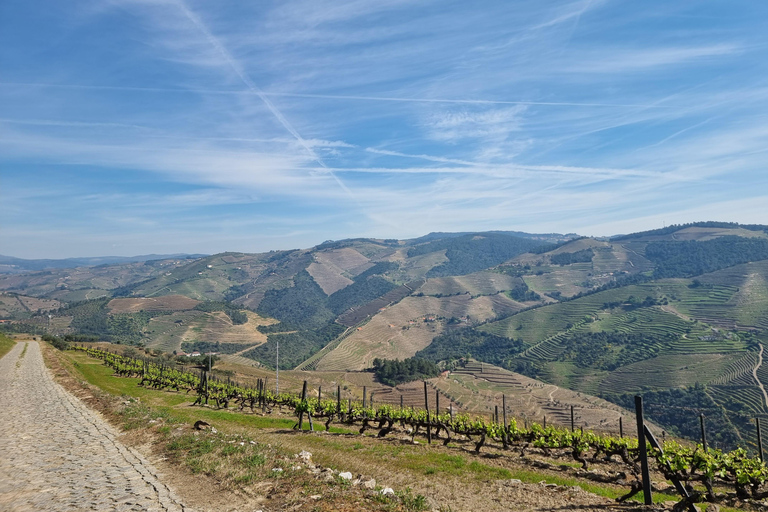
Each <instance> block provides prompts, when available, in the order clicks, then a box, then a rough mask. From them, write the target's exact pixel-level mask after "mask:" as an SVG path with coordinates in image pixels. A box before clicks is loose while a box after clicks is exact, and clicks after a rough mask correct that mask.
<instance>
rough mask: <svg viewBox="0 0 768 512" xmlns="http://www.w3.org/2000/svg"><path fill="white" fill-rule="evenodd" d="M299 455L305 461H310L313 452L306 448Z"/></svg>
mask: <svg viewBox="0 0 768 512" xmlns="http://www.w3.org/2000/svg"><path fill="white" fill-rule="evenodd" d="M297 457H298V458H300V459H301V460H303V461H304V462H309V460H310V459H311V458H312V454H311V453H309V452H308V451H306V450H302V451H301V453H299V454H298V455H297Z"/></svg>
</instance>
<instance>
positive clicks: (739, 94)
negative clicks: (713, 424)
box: [0, 0, 768, 258]
mask: <svg viewBox="0 0 768 512" xmlns="http://www.w3.org/2000/svg"><path fill="white" fill-rule="evenodd" d="M766 20H768V4H766V3H764V2H755V1H753V0H750V1H733V2H722V1H719V2H708V1H703V0H696V1H678V2H662V1H649V2H630V1H610V0H605V1H600V0H592V1H573V2H541V1H499V2H495V1H483V2H446V1H442V2H437V1H389V2H382V1H364V0H352V1H341V0H333V1H324V0H311V1H274V2H271V1H260V2H243V1H231V0H220V1H216V2H211V1H206V2H202V1H192V0H175V1H151V0H95V1H82V0H73V1H68V2H29V1H28V0H4V1H3V2H1V3H0V254H6V255H13V256H19V257H28V258H31V257H51V258H58V257H70V256H94V255H136V254H146V253H169V252H203V253H215V252H221V251H246V252H260V251H266V250H270V249H286V248H297V247H309V246H312V245H314V244H317V243H320V242H322V241H324V240H328V239H341V238H349V237H360V236H371V237H382V238H408V237H416V236H420V235H423V234H426V233H428V232H430V231H469V230H494V229H499V230H522V231H529V232H553V231H554V232H562V233H565V232H577V233H580V234H585V235H610V234H617V233H624V232H630V231H637V230H642V229H651V228H655V227H661V226H662V225H664V224H671V223H682V222H690V221H696V220H727V221H736V222H742V223H766V222H768V215H766V213H768V173H767V172H766V163H768V58H766V57H767V56H768V52H767V51H766V50H767V49H768V47H767V46H766V43H767V42H768V41H767V40H766V38H767V36H766V34H768V30H766V29H767V28H768V22H767V21H766Z"/></svg>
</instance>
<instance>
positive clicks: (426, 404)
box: [424, 381, 432, 444]
mask: <svg viewBox="0 0 768 512" xmlns="http://www.w3.org/2000/svg"><path fill="white" fill-rule="evenodd" d="M424 408H425V409H426V410H427V443H429V444H432V430H431V429H430V428H429V395H428V394H427V381H424Z"/></svg>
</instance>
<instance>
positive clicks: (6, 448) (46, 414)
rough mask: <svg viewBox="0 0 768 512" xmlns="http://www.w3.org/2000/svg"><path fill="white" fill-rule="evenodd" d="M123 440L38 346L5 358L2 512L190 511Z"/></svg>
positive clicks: (0, 367)
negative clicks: (56, 377)
mask: <svg viewBox="0 0 768 512" xmlns="http://www.w3.org/2000/svg"><path fill="white" fill-rule="evenodd" d="M25 347H26V348H25ZM116 437H117V436H116V432H115V431H114V430H113V429H112V428H111V427H110V426H109V425H107V424H106V422H105V421H104V420H103V419H101V418H100V417H99V416H98V415H97V414H96V413H94V412H93V411H91V410H90V409H88V408H87V407H86V406H85V405H84V404H83V403H82V402H81V401H80V400H78V399H77V398H75V397H74V396H72V395H70V394H69V393H67V392H66V391H65V390H64V389H63V388H62V387H61V386H60V385H58V384H57V383H55V382H54V381H53V379H52V377H51V374H50V372H49V371H48V369H47V368H46V367H45V365H44V364H43V358H42V355H41V353H40V347H39V345H38V344H37V343H35V342H29V343H18V344H17V345H16V347H14V348H13V350H11V352H9V353H8V354H7V355H6V356H5V357H3V358H2V359H1V360H0V510H9V511H27V510H46V511H48V510H50V511H71V510H118V511H122V510H153V511H160V510H169V511H182V510H187V509H185V508H184V507H183V506H182V505H181V503H180V501H179V499H178V498H177V497H176V496H174V494H173V493H172V492H171V491H170V490H169V489H168V487H166V486H165V485H164V484H162V483H161V482H160V481H159V480H158V478H157V474H156V471H155V469H154V468H153V467H152V466H151V464H150V463H149V462H148V461H147V460H146V459H144V458H143V457H142V456H141V455H140V454H139V453H137V452H136V451H134V450H132V449H129V448H126V447H125V446H123V445H122V444H121V443H120V442H119V441H117V439H116Z"/></svg>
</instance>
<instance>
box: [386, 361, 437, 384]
mask: <svg viewBox="0 0 768 512" xmlns="http://www.w3.org/2000/svg"><path fill="white" fill-rule="evenodd" d="M373 373H374V374H375V375H376V380H378V381H379V382H381V383H382V384H386V385H387V386H392V387H394V386H397V385H398V384H403V383H405V382H411V381H414V380H421V379H431V378H432V377H437V376H438V375H439V374H440V368H439V367H438V366H437V365H436V364H435V363H433V362H432V361H428V360H426V359H421V358H417V357H411V358H408V359H405V360H403V361H399V360H394V361H393V360H391V359H379V358H376V359H374V360H373Z"/></svg>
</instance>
